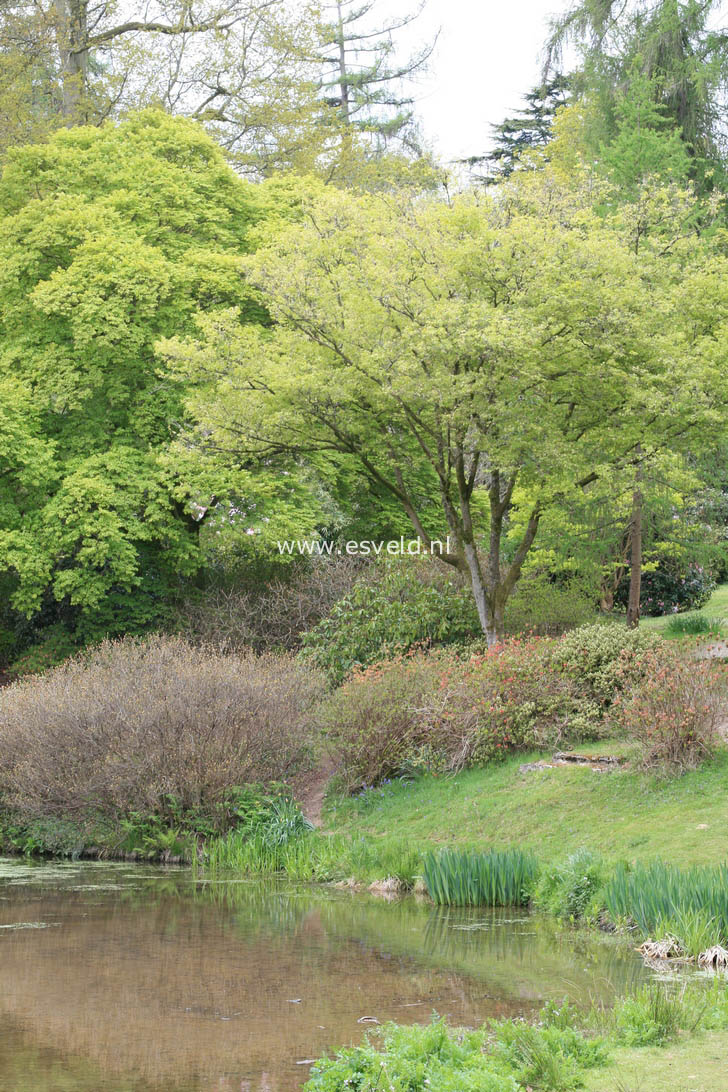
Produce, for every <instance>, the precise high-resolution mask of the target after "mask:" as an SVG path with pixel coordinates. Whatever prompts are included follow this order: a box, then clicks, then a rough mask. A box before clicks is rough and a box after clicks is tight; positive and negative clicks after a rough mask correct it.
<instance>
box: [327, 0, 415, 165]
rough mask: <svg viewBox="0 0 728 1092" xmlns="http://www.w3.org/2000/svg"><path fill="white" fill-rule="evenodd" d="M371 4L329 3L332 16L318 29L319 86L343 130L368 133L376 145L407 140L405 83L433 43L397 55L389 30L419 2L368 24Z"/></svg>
mask: <svg viewBox="0 0 728 1092" xmlns="http://www.w3.org/2000/svg"><path fill="white" fill-rule="evenodd" d="M375 7H376V0H335V2H334V3H333V4H332V5H331V6H330V11H331V14H332V18H331V20H330V22H328V23H326V24H325V25H324V27H323V31H322V38H323V42H322V45H323V54H324V55H323V57H322V62H323V64H324V66H325V69H326V75H325V76H324V79H323V82H322V91H323V94H324V98H325V101H326V103H327V105H328V106H330V107H333V108H334V109H335V110H336V112H337V113H338V116H339V120H340V122H341V124H342V125H343V127H344V132H346V131H347V130H349V129H357V130H358V131H359V132H363V133H368V134H371V135H373V136H374V138H375V141H376V143H377V146H378V147H380V148H381V147H386V146H387V145H388V144H390V143H391V142H392V141H395V140H400V141H404V142H405V144H408V143H409V144H410V145H412V143H413V133H412V118H413V114H412V109H411V107H412V103H413V101H414V100H413V99H412V97H411V96H410V95H408V94H407V92H406V89H405V88H406V84H407V83H408V82H410V81H411V80H412V79H413V78H414V77H416V75H417V74H418V73H419V72H421V71H422V70H423V69H424V67H425V65H426V64H427V61H428V60H429V58H430V57H431V55H432V51H433V49H434V47H435V42H431V43H430V44H428V45H426V46H423V47H422V48H421V49H420V50H419V51H418V52H416V53H415V54H413V55H412V56H410V57H408V58H406V59H398V58H397V57H396V43H395V35H396V34H397V32H398V31H399V30H402V28H403V27H405V26H407V25H408V24H410V23H412V22H413V21H414V20H415V19H416V18H417V17H418V16H419V15H420V14H421V12H422V7H423V5H421V6H420V7H419V8H418V9H417V10H416V11H414V12H413V13H410V14H409V15H403V16H401V17H400V18H392V19H389V20H388V21H386V22H385V23H383V24H382V25H381V26H379V27H376V28H374V27H371V26H370V25H369V24H368V22H367V17H368V16H369V15H370V14H371V13H372V11H373V10H374V8H375Z"/></svg>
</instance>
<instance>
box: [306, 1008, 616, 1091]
mask: <svg viewBox="0 0 728 1092" xmlns="http://www.w3.org/2000/svg"><path fill="white" fill-rule="evenodd" d="M606 1060H607V1052H606V1050H605V1047H604V1044H603V1042H602V1041H601V1040H598V1039H591V1040H589V1039H586V1038H585V1037H584V1036H583V1035H582V1034H581V1033H580V1032H578V1031H576V1030H575V1029H574V1028H572V1027H570V1026H567V1027H563V1028H560V1027H558V1026H555V1025H550V1026H541V1027H532V1026H530V1025H529V1024H526V1023H524V1022H523V1021H510V1020H505V1021H502V1022H493V1023H492V1024H490V1025H489V1026H486V1027H483V1028H480V1029H479V1030H477V1031H467V1030H464V1029H460V1030H458V1029H455V1028H448V1027H447V1025H446V1024H445V1023H444V1021H442V1020H433V1022H432V1023H430V1024H427V1025H425V1026H424V1027H419V1026H414V1027H402V1026H398V1025H396V1024H387V1025H386V1026H385V1027H384V1028H382V1029H381V1030H378V1032H377V1033H374V1034H373V1035H370V1036H369V1037H368V1038H367V1040H366V1041H365V1042H364V1044H363V1045H362V1046H360V1047H354V1048H350V1049H348V1050H342V1051H339V1052H338V1053H337V1055H336V1057H334V1058H323V1059H321V1060H320V1061H318V1062H317V1063H316V1064H315V1066H314V1068H313V1069H312V1071H311V1078H310V1080H309V1081H308V1083H307V1084H306V1085H305V1089H306V1092H346V1090H348V1089H359V1090H360V1092H374V1089H376V1088H377V1087H378V1086H379V1084H380V1082H381V1081H382V1080H383V1079H384V1080H386V1082H387V1083H386V1086H385V1087H386V1088H388V1089H390V1090H394V1092H415V1090H418V1092H419V1090H421V1089H423V1090H424V1089H427V1090H428V1092H517V1090H518V1089H521V1088H524V1087H525V1088H534V1089H540V1090H542V1092H569V1090H571V1089H576V1088H579V1087H581V1084H582V1081H581V1078H580V1075H581V1074H582V1073H583V1071H584V1070H585V1069H590V1068H592V1067H595V1066H599V1065H603V1064H604V1063H605V1062H606Z"/></svg>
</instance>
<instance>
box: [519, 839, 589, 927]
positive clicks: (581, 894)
mask: <svg viewBox="0 0 728 1092" xmlns="http://www.w3.org/2000/svg"><path fill="white" fill-rule="evenodd" d="M605 879H606V868H605V865H604V863H603V862H602V861H601V859H600V858H599V857H598V856H597V855H596V854H594V853H591V852H590V851H589V850H586V849H581V850H578V851H577V852H576V853H573V854H572V855H571V856H570V857H569V858H568V859H567V860H566V862H565V863H564V864H563V865H556V866H552V867H551V868H547V869H544V870H543V871H542V873H541V876H540V877H539V881H538V883H537V885H536V887H535V890H534V893H533V902H534V905H535V906H537V907H539V909H543V910H546V911H548V913H550V914H555V915H556V916H557V917H563V918H568V919H569V920H571V921H578V920H580V919H581V918H584V917H591V916H592V915H593V914H594V913H596V912H597V911H598V910H599V906H598V905H597V896H598V894H599V892H600V891H601V889H602V888H603V886H604V882H605Z"/></svg>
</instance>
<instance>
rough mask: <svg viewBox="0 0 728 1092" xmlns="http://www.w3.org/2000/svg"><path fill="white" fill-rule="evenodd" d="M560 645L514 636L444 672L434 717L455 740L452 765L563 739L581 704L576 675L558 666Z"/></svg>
mask: <svg viewBox="0 0 728 1092" xmlns="http://www.w3.org/2000/svg"><path fill="white" fill-rule="evenodd" d="M557 646H558V642H555V641H553V640H550V639H548V638H540V637H530V638H521V639H519V638H510V639H509V640H507V641H505V642H504V643H503V644H502V645H498V646H496V647H494V648H490V649H488V650H487V651H486V652H483V653H475V654H474V655H472V656H471V657H470V658H469V659H468V660H463V661H454V662H453V663H452V664H451V665H450V666H449V667H448V668H447V670H445V671H444V672H443V675H442V679H441V681H440V687H439V704H438V705H437V707H435V708H433V709H432V711H431V714H430V717H431V720H432V721H433V722H435V723H437V724H438V727H439V728H440V732H439V735H440V736H441V737H446V738H447V739H448V741H449V742H448V752H449V765H450V767H451V768H459V767H462V766H466V765H474V764H479V763H482V762H487V761H489V760H491V759H494V758H500V757H503V756H504V755H505V754H507V753H508V751H514V750H532V749H533V748H535V747H540V746H544V745H545V744H547V743H555V742H560V741H561V740H562V738H563V736H564V733H565V731H566V729H567V726H568V724H569V720H570V716H571V715H575V714H576V713H577V711H580V709H581V705H580V702H579V696H578V691H577V687H576V686H575V685H574V683H573V681H572V680H571V679H570V678H569V677H568V675H566V674H565V673H563V672H560V671H555V670H554V669H553V659H554V650H555V648H556V647H557Z"/></svg>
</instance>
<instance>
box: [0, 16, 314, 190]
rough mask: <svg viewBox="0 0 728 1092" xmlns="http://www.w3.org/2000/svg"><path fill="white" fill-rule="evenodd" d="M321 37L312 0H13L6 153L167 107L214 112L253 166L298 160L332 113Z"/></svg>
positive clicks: (1, 35) (0, 97)
mask: <svg viewBox="0 0 728 1092" xmlns="http://www.w3.org/2000/svg"><path fill="white" fill-rule="evenodd" d="M318 41H319V36H318V16H317V10H316V9H315V8H314V7H313V6H312V5H309V4H308V3H307V2H305V0H304V2H303V3H299V4H297V5H296V6H295V7H292V6H291V5H290V4H288V3H287V2H286V0H204V2H198V3H196V2H194V0H151V2H150V3H146V4H144V5H143V6H137V5H129V6H128V7H125V6H120V5H119V4H117V3H116V2H115V0H97V2H93V0H38V2H37V3H36V2H34V0H3V2H2V4H1V5H0V60H1V61H2V69H1V71H0V152H1V151H2V149H3V148H6V147H8V146H9V145H13V144H18V143H23V142H25V141H28V140H34V139H39V138H43V137H45V136H47V134H48V133H49V132H50V131H52V130H53V129H55V128H58V127H60V126H64V125H65V126H69V125H74V124H98V123H99V122H100V121H103V120H104V119H105V118H107V117H109V116H117V115H119V114H123V113H125V112H127V111H129V110H131V109H136V108H140V107H145V106H149V105H156V106H163V107H164V108H165V109H166V110H168V111H169V112H171V113H176V114H183V115H186V116H188V117H194V118H196V119H198V120H202V121H204V122H205V123H206V124H207V125H208V127H210V128H211V129H213V130H214V132H215V136H216V137H217V138H218V139H219V140H220V142H221V143H222V144H224V145H225V146H226V148H227V149H228V150H229V151H230V152H231V154H232V155H233V157H234V158H236V159H237V160H238V161H239V162H240V164H241V166H243V167H246V166H251V165H252V166H253V167H254V168H255V169H256V170H257V172H258V173H261V171H262V172H263V173H265V172H266V171H267V170H269V169H270V168H271V167H276V166H291V165H292V164H293V163H294V161H295V160H296V157H297V156H298V155H299V154H300V152H301V148H302V145H303V144H306V143H308V144H311V143H312V139H311V136H310V129H311V118H312V117H313V116H314V115H316V116H318V115H319V114H320V112H321V102H320V94H319V86H318V78H319V67H318V65H317V62H316V59H315V53H316V49H317V45H318ZM307 152H308V149H307ZM310 166H311V164H310V163H309V162H308V161H307V162H305V163H304V167H307V168H308V167H310Z"/></svg>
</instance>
